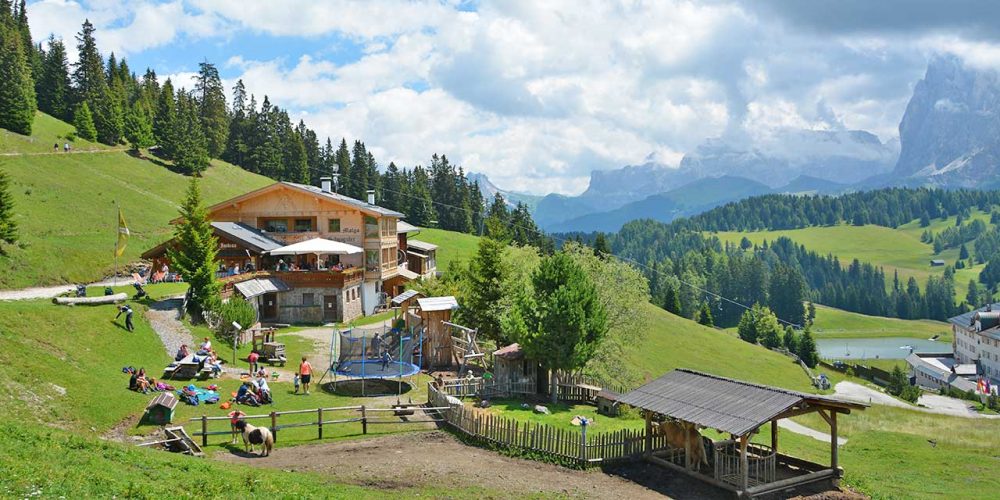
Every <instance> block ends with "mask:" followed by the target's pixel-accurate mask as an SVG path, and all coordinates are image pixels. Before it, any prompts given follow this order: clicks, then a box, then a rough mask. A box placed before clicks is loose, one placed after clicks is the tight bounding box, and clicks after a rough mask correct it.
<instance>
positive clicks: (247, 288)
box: [233, 278, 292, 299]
mask: <svg viewBox="0 0 1000 500" xmlns="http://www.w3.org/2000/svg"><path fill="white" fill-rule="evenodd" d="M233 286H235V287H236V290H237V291H239V292H240V294H242V295H243V296H244V297H246V298H248V299H252V298H254V297H257V296H259V295H264V294H265V293H277V292H287V291H289V290H291V289H292V287H290V286H288V284H287V283H285V282H284V281H282V280H280V279H278V278H255V279H252V280H246V281H241V282H239V283H236V284H235V285H233Z"/></svg>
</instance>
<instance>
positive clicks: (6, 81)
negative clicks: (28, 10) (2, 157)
mask: <svg viewBox="0 0 1000 500" xmlns="http://www.w3.org/2000/svg"><path fill="white" fill-rule="evenodd" d="M3 15H5V16H9V11H8V12H5V13H4V14H3ZM36 106H37V103H36V100H35V82H34V80H33V79H32V77H31V66H30V64H29V57H28V54H26V53H25V50H24V46H23V40H22V38H21V36H20V33H19V32H18V30H17V29H16V27H15V26H12V25H11V24H10V23H9V22H0V128H5V129H7V130H10V131H12V132H17V133H19V134H24V135H31V125H32V123H33V122H34V120H35V110H36Z"/></svg>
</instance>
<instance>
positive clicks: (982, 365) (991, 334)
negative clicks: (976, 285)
mask: <svg viewBox="0 0 1000 500" xmlns="http://www.w3.org/2000/svg"><path fill="white" fill-rule="evenodd" d="M948 321H949V322H950V323H951V330H952V334H953V338H952V348H953V350H954V353H955V362H956V364H958V365H967V364H971V365H974V366H975V367H976V374H977V375H980V376H984V377H988V378H989V379H990V381H991V383H992V384H994V385H996V384H998V383H1000V304H990V305H987V306H985V307H982V308H980V309H977V310H975V311H970V312H967V313H965V314H960V315H958V316H955V317H953V318H950V319H949V320H948Z"/></svg>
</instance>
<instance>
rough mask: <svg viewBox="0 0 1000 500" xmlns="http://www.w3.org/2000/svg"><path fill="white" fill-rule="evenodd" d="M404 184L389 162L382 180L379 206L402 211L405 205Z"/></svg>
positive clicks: (393, 165)
mask: <svg viewBox="0 0 1000 500" xmlns="http://www.w3.org/2000/svg"><path fill="white" fill-rule="evenodd" d="M405 190H406V182H404V180H403V174H402V172H400V171H399V167H397V166H396V164H395V163H394V162H389V166H388V167H386V168H385V175H384V176H383V179H382V197H381V198H380V200H381V201H380V202H379V205H380V206H383V207H385V208H388V209H391V210H397V211H400V212H402V211H404V210H406V204H407V197H406V195H407V193H406V192H405Z"/></svg>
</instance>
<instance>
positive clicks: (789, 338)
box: [781, 326, 799, 352]
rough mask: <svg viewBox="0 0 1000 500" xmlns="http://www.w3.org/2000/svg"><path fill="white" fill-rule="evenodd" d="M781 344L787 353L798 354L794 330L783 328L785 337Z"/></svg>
mask: <svg viewBox="0 0 1000 500" xmlns="http://www.w3.org/2000/svg"><path fill="white" fill-rule="evenodd" d="M781 343H782V344H783V345H784V346H785V349H787V350H788V352H798V350H799V339H798V338H797V337H796V335H795V330H793V329H792V327H790V326H786V327H785V335H784V336H783V337H782V339H781Z"/></svg>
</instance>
